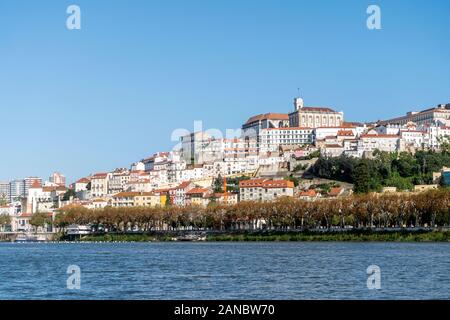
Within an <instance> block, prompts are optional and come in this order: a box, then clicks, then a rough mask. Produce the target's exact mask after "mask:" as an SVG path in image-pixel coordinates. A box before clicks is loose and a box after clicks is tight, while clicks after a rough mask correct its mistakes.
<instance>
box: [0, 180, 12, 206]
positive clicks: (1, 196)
mask: <svg viewBox="0 0 450 320" xmlns="http://www.w3.org/2000/svg"><path fill="white" fill-rule="evenodd" d="M1 201H6V202H8V203H9V202H11V199H10V194H9V182H1V181H0V202H1Z"/></svg>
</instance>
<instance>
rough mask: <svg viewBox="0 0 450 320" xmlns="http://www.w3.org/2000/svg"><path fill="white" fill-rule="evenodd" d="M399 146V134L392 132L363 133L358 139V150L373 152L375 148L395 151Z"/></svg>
mask: <svg viewBox="0 0 450 320" xmlns="http://www.w3.org/2000/svg"><path fill="white" fill-rule="evenodd" d="M399 148H400V136H398V135H393V134H363V135H361V136H360V138H359V141H358V150H359V151H360V152H363V153H364V152H373V151H375V150H379V151H386V152H396V151H399Z"/></svg>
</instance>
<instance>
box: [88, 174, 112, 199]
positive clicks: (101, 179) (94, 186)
mask: <svg viewBox="0 0 450 320" xmlns="http://www.w3.org/2000/svg"><path fill="white" fill-rule="evenodd" d="M110 175H111V174H110V173H96V174H94V175H93V176H92V177H91V195H92V197H94V198H101V197H104V196H106V195H107V194H108V185H109V181H108V180H109V177H110Z"/></svg>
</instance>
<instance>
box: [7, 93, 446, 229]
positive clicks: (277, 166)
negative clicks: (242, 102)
mask: <svg viewBox="0 0 450 320" xmlns="http://www.w3.org/2000/svg"><path fill="white" fill-rule="evenodd" d="M449 137H450V104H440V105H437V106H435V107H431V108H426V109H424V110H422V111H417V112H416V111H411V112H408V113H407V114H406V115H403V116H399V117H396V118H393V119H387V120H380V121H377V122H373V123H360V122H352V121H347V120H346V119H345V117H344V112H343V111H336V110H334V109H333V108H330V107H317V106H305V105H304V102H303V99H302V98H295V99H294V106H293V110H292V111H291V112H288V113H275V112H274V113H265V114H259V115H255V116H251V117H250V118H249V119H248V120H246V121H245V122H244V123H243V124H242V126H241V130H240V134H239V135H236V136H234V137H223V136H220V135H217V134H214V132H209V131H208V130H206V131H198V132H192V133H191V134H188V135H185V136H183V137H181V138H180V143H179V147H178V148H174V149H173V150H171V151H160V152H156V153H154V154H152V155H151V156H149V157H146V158H143V159H140V160H137V161H136V162H134V163H132V164H130V165H129V166H127V167H124V168H116V169H114V170H111V171H109V172H94V173H92V174H89V175H86V176H85V177H80V178H79V179H78V180H76V181H75V182H73V183H71V184H69V185H68V184H67V182H66V178H65V176H64V175H63V174H61V173H59V172H55V173H53V174H52V175H51V176H50V177H49V179H48V180H46V181H44V180H43V179H42V178H40V177H28V178H25V179H16V180H13V181H8V182H0V216H8V217H9V222H8V223H2V222H1V221H0V231H3V232H31V231H32V230H35V229H36V228H35V226H33V223H30V221H31V220H32V219H33V216H35V215H36V214H38V213H39V214H45V215H47V216H48V217H49V218H54V217H55V215H56V213H57V212H58V210H60V209H61V208H65V207H68V206H81V207H85V208H87V209H101V208H105V207H113V208H121V207H165V206H177V207H183V206H189V205H199V206H203V207H206V206H208V204H210V203H223V204H236V203H238V202H241V201H273V200H276V199H278V198H280V197H294V198H298V199H302V200H307V201H316V200H318V199H322V198H337V197H345V196H346V195H350V194H352V193H353V192H354V188H353V186H352V184H350V183H345V182H339V181H334V180H327V179H322V178H320V177H318V176H317V175H314V173H313V172H312V171H311V170H310V168H311V167H312V166H314V163H315V162H316V161H317V159H319V158H333V157H350V158H357V159H370V158H372V157H374V154H376V153H377V152H386V153H396V154H401V153H408V154H414V153H416V152H418V151H436V152H439V151H440V150H441V148H442V147H443V146H448V144H449ZM449 175H450V168H447V167H445V166H443V167H442V168H441V169H440V170H438V171H436V172H433V181H432V183H428V184H418V185H414V186H413V188H412V189H411V190H410V191H412V192H414V191H415V192H420V191H423V190H428V189H433V188H437V187H438V186H439V184H440V183H441V184H442V183H444V184H447V185H450V176H449ZM396 191H398V190H396V188H395V187H392V186H389V185H387V186H384V188H383V190H382V192H396ZM39 228H40V229H39V230H40V231H41V232H51V231H52V226H51V224H46V225H43V226H41V227H39Z"/></svg>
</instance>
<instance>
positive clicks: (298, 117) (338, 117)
mask: <svg viewBox="0 0 450 320" xmlns="http://www.w3.org/2000/svg"><path fill="white" fill-rule="evenodd" d="M294 107H295V111H294V112H291V113H289V126H291V127H309V128H318V127H324V126H328V127H339V126H341V124H342V123H343V122H344V113H343V112H338V111H335V110H333V109H331V108H324V107H305V106H304V104H303V99H302V98H295V99H294Z"/></svg>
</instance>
